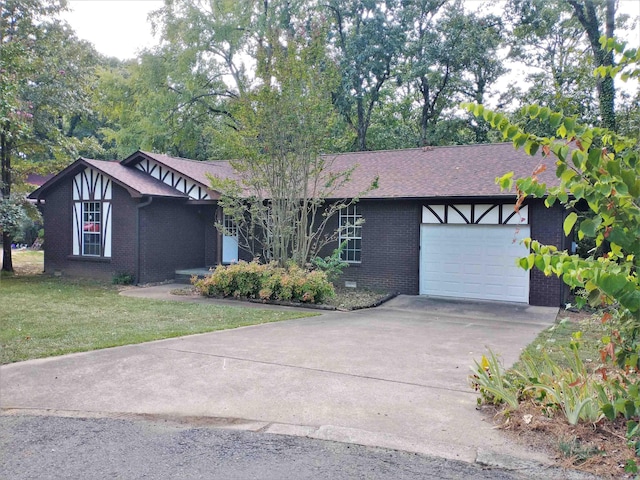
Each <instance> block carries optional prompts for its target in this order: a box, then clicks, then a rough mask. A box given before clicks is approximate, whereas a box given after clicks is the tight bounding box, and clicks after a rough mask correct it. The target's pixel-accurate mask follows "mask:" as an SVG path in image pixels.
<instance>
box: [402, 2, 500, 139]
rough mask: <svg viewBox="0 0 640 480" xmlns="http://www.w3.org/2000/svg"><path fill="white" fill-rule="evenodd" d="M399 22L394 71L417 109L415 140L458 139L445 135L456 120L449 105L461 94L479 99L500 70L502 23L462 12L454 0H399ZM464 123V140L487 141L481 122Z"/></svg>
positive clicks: (452, 129)
mask: <svg viewBox="0 0 640 480" xmlns="http://www.w3.org/2000/svg"><path fill="white" fill-rule="evenodd" d="M403 25H404V29H405V31H406V32H407V43H406V46H405V48H403V55H402V63H403V64H404V66H403V67H402V68H400V69H399V74H398V75H399V77H400V78H401V79H402V83H405V84H406V85H407V86H408V88H407V94H408V95H410V97H411V99H412V102H413V105H414V108H415V109H416V110H417V111H419V117H418V118H417V125H418V129H419V137H418V139H417V142H416V144H417V145H438V144H448V143H458V142H459V141H461V140H459V138H460V137H459V136H458V135H454V136H453V137H450V136H449V135H450V134H451V133H453V132H458V131H459V127H460V125H461V122H460V119H459V118H456V117H455V116H452V115H451V110H452V109H453V107H454V105H456V104H457V103H458V102H459V101H461V100H463V99H465V98H468V99H473V100H475V101H480V102H481V101H482V100H483V99H484V96H485V94H486V93H487V90H488V88H489V87H490V86H491V84H492V83H493V82H495V80H496V79H497V78H498V77H500V75H502V74H503V73H505V71H506V70H505V68H504V67H503V65H502V61H501V60H500V59H499V57H498V53H497V51H498V48H499V46H500V44H501V42H502V33H501V31H502V23H501V21H500V19H499V18H497V17H495V16H491V15H489V16H484V17H480V16H478V15H477V14H475V13H466V12H465V11H464V8H463V4H462V2H459V1H456V2H448V3H447V2H444V1H435V0H421V1H416V2H408V3H407V4H406V5H405V7H404V10H403ZM449 121H450V122H451V125H441V123H442V122H446V123H449ZM443 127H444V128H443ZM467 128H471V129H472V130H473V132H474V134H473V136H472V137H471V138H469V141H473V142H486V141H487V140H488V139H487V131H488V128H487V127H486V125H484V124H483V122H475V121H474V122H469V123H468V125H467ZM454 138H455V139H454ZM465 143H466V142H465Z"/></svg>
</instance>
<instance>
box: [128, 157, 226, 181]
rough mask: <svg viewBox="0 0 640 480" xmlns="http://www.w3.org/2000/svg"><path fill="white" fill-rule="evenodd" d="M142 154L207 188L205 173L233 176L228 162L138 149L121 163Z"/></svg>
mask: <svg viewBox="0 0 640 480" xmlns="http://www.w3.org/2000/svg"><path fill="white" fill-rule="evenodd" d="M141 155H142V156H147V157H149V158H152V159H153V160H155V161H156V162H158V163H161V164H162V165H165V166H166V167H168V168H170V169H172V170H175V171H176V172H179V173H181V174H182V175H185V176H187V177H189V178H190V179H191V180H194V181H196V182H198V183H200V184H201V185H203V186H205V187H207V188H209V185H210V182H209V178H208V177H207V173H209V174H211V175H213V176H216V177H220V178H234V177H235V175H234V173H233V168H232V167H231V165H229V162H225V161H209V162H203V161H198V160H189V159H187V158H179V157H171V156H169V155H165V154H161V153H151V152H143V151H138V152H136V153H134V154H133V155H131V156H130V157H128V158H126V159H124V160H123V161H122V162H121V163H122V165H126V166H131V165H134V164H136V163H138V162H139V160H140V159H141V158H142V157H141Z"/></svg>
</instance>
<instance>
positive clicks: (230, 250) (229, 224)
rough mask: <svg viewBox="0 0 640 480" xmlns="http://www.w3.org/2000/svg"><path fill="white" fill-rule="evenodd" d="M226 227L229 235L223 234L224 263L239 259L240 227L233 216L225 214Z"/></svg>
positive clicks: (234, 261)
mask: <svg viewBox="0 0 640 480" xmlns="http://www.w3.org/2000/svg"><path fill="white" fill-rule="evenodd" d="M223 221H224V229H225V233H227V234H228V235H222V263H224V264H229V263H236V262H237V261H238V227H237V225H236V223H235V222H234V221H233V218H232V217H229V216H228V215H225V216H224V220H223Z"/></svg>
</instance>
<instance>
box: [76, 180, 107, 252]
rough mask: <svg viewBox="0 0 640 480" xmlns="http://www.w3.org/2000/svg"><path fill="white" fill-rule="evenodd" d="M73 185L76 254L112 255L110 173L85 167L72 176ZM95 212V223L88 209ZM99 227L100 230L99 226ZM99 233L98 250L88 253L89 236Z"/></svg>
mask: <svg viewBox="0 0 640 480" xmlns="http://www.w3.org/2000/svg"><path fill="white" fill-rule="evenodd" d="M72 189H73V236H72V239H73V245H72V252H73V255H75V256H92V257H104V258H110V257H111V223H112V222H111V220H112V215H111V200H112V182H111V179H110V178H109V177H107V176H106V175H103V174H102V173H100V172H98V171H96V170H94V169H92V168H85V169H84V170H83V171H81V172H79V173H77V174H76V175H75V176H74V177H73V180H72ZM89 208H90V209H91V210H92V213H91V214H92V215H99V219H96V221H95V223H92V220H93V219H92V218H88V214H89V213H88V212H87V209H89ZM96 228H97V230H96ZM96 234H99V235H100V236H99V245H100V249H99V253H98V254H95V253H87V251H86V250H85V241H88V238H87V236H92V237H95V236H96Z"/></svg>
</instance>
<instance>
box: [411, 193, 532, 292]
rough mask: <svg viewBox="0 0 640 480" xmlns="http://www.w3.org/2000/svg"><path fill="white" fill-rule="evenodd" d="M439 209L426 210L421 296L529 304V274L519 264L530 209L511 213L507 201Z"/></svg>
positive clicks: (423, 234)
mask: <svg viewBox="0 0 640 480" xmlns="http://www.w3.org/2000/svg"><path fill="white" fill-rule="evenodd" d="M439 207H442V208H433V206H432V207H431V208H428V209H427V213H426V214H423V223H422V225H421V227H420V294H421V295H432V296H440V297H456V298H469V299H480V300H497V301H507V302H521V303H529V272H528V271H526V270H523V269H521V268H519V267H518V266H517V265H516V259H517V258H520V257H523V256H526V255H527V254H528V250H527V248H526V247H525V246H524V245H522V243H521V241H520V240H522V239H523V238H527V237H529V236H530V228H529V225H528V224H526V216H525V215H526V211H524V212H521V214H520V215H519V216H517V217H513V216H511V217H509V216H508V212H509V209H508V208H504V207H506V206H504V205H495V206H488V205H487V206H470V205H464V206H439ZM477 207H480V208H477ZM496 208H497V209H498V210H497V211H496V212H493V213H492V215H484V216H481V214H480V212H487V211H490V210H493V209H496ZM511 212H513V206H511ZM503 213H504V215H503ZM425 220H427V222H425ZM472 220H477V223H472ZM445 221H446V222H447V223H445ZM483 221H484V222H485V223H482V222H483Z"/></svg>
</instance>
